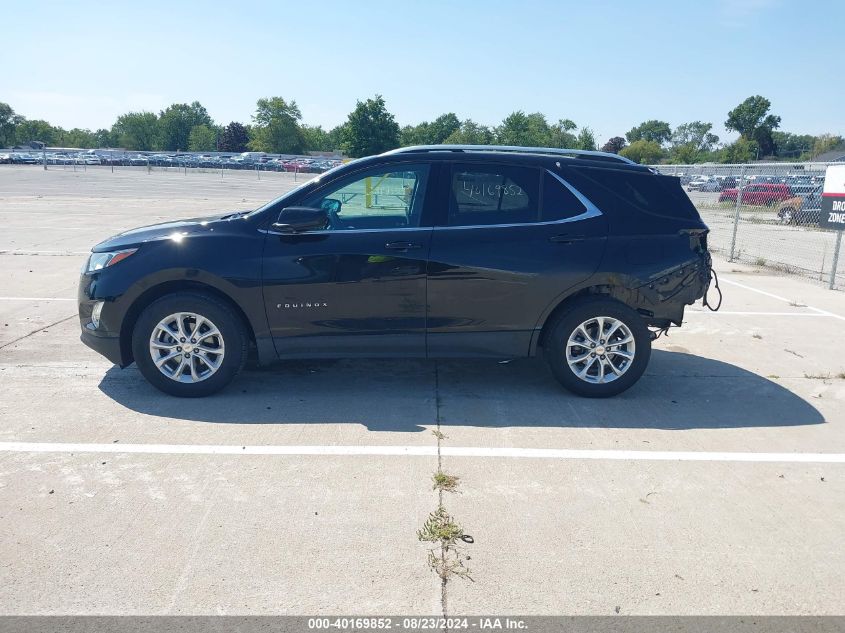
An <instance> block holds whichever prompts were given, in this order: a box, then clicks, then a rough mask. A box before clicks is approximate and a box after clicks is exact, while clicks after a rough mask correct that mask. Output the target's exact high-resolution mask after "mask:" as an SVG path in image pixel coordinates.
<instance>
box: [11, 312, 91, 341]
mask: <svg viewBox="0 0 845 633" xmlns="http://www.w3.org/2000/svg"><path fill="white" fill-rule="evenodd" d="M75 316H77V315H76V313H75V312H74V313H73V314H71V315H70V316H69V317H65V318H63V319H59V320H58V321H55V322H53V323H50V324H49V325H45V326H44V327H40V328H38V329H37V330H33V331H32V332H30V333H29V334H24V335H23V336H19V337H18V338H16V339H14V340H11V341H9V342H8V343H4V344H3V345H0V349H5V348H7V347H9V345H14V344H15V343H17V342H18V341H22V340H24V339H25V338H29V337H30V336H32V335H33V334H38V333H39V332H43V331H44V330H46V329H47V328H50V327H53V326H54V325H58V324H59V323H64V322H65V321H69V320H70V319H72V318H74V317H75Z"/></svg>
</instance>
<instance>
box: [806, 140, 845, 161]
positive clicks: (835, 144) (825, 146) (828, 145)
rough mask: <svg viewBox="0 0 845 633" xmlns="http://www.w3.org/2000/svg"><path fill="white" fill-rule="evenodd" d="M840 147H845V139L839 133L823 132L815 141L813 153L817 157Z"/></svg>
mask: <svg viewBox="0 0 845 633" xmlns="http://www.w3.org/2000/svg"><path fill="white" fill-rule="evenodd" d="M839 148H843V149H845V139H843V138H842V137H841V136H838V135H836V136H834V135H833V134H822V135H821V136H817V137H816V141H815V143H813V152H812V155H813V157H816V156H818V155H820V154H824V153H825V152H830V151H832V150H835V149H839Z"/></svg>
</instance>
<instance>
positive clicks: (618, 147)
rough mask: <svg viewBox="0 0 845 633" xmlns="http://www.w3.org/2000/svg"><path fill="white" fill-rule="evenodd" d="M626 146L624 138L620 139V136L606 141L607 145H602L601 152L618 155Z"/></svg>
mask: <svg viewBox="0 0 845 633" xmlns="http://www.w3.org/2000/svg"><path fill="white" fill-rule="evenodd" d="M626 144H627V143H625V139H624V138H622V137H621V136H614V137H611V138H610V139H608V141H607V143H605V144H604V145H602V147H601V151H603V152H610V153H611V154H618V153H619V152H621V151H622V150H623V149H624V148H625V145H626Z"/></svg>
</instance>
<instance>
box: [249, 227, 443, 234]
mask: <svg viewBox="0 0 845 633" xmlns="http://www.w3.org/2000/svg"><path fill="white" fill-rule="evenodd" d="M433 228H434V227H431V226H397V227H395V228H390V227H385V228H383V229H321V230H319V231H302V232H301V233H282V232H281V231H272V230H270V229H258V232H259V233H264V234H266V235H329V234H331V235H343V234H345V233H384V232H385V231H390V232H393V231H431V230H432V229H433Z"/></svg>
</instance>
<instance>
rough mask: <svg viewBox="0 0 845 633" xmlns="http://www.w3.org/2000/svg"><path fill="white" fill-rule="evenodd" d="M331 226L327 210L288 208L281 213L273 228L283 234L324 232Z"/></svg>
mask: <svg viewBox="0 0 845 633" xmlns="http://www.w3.org/2000/svg"><path fill="white" fill-rule="evenodd" d="M328 225H329V215H328V213H326V210H325V209H315V208H313V207H287V208H286V209H282V211H281V213H279V218H278V219H277V220H276V221H275V222H273V228H274V229H276V230H277V231H279V232H281V233H304V232H306V231H322V230H323V229H325V228H326V227H327V226H328Z"/></svg>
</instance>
